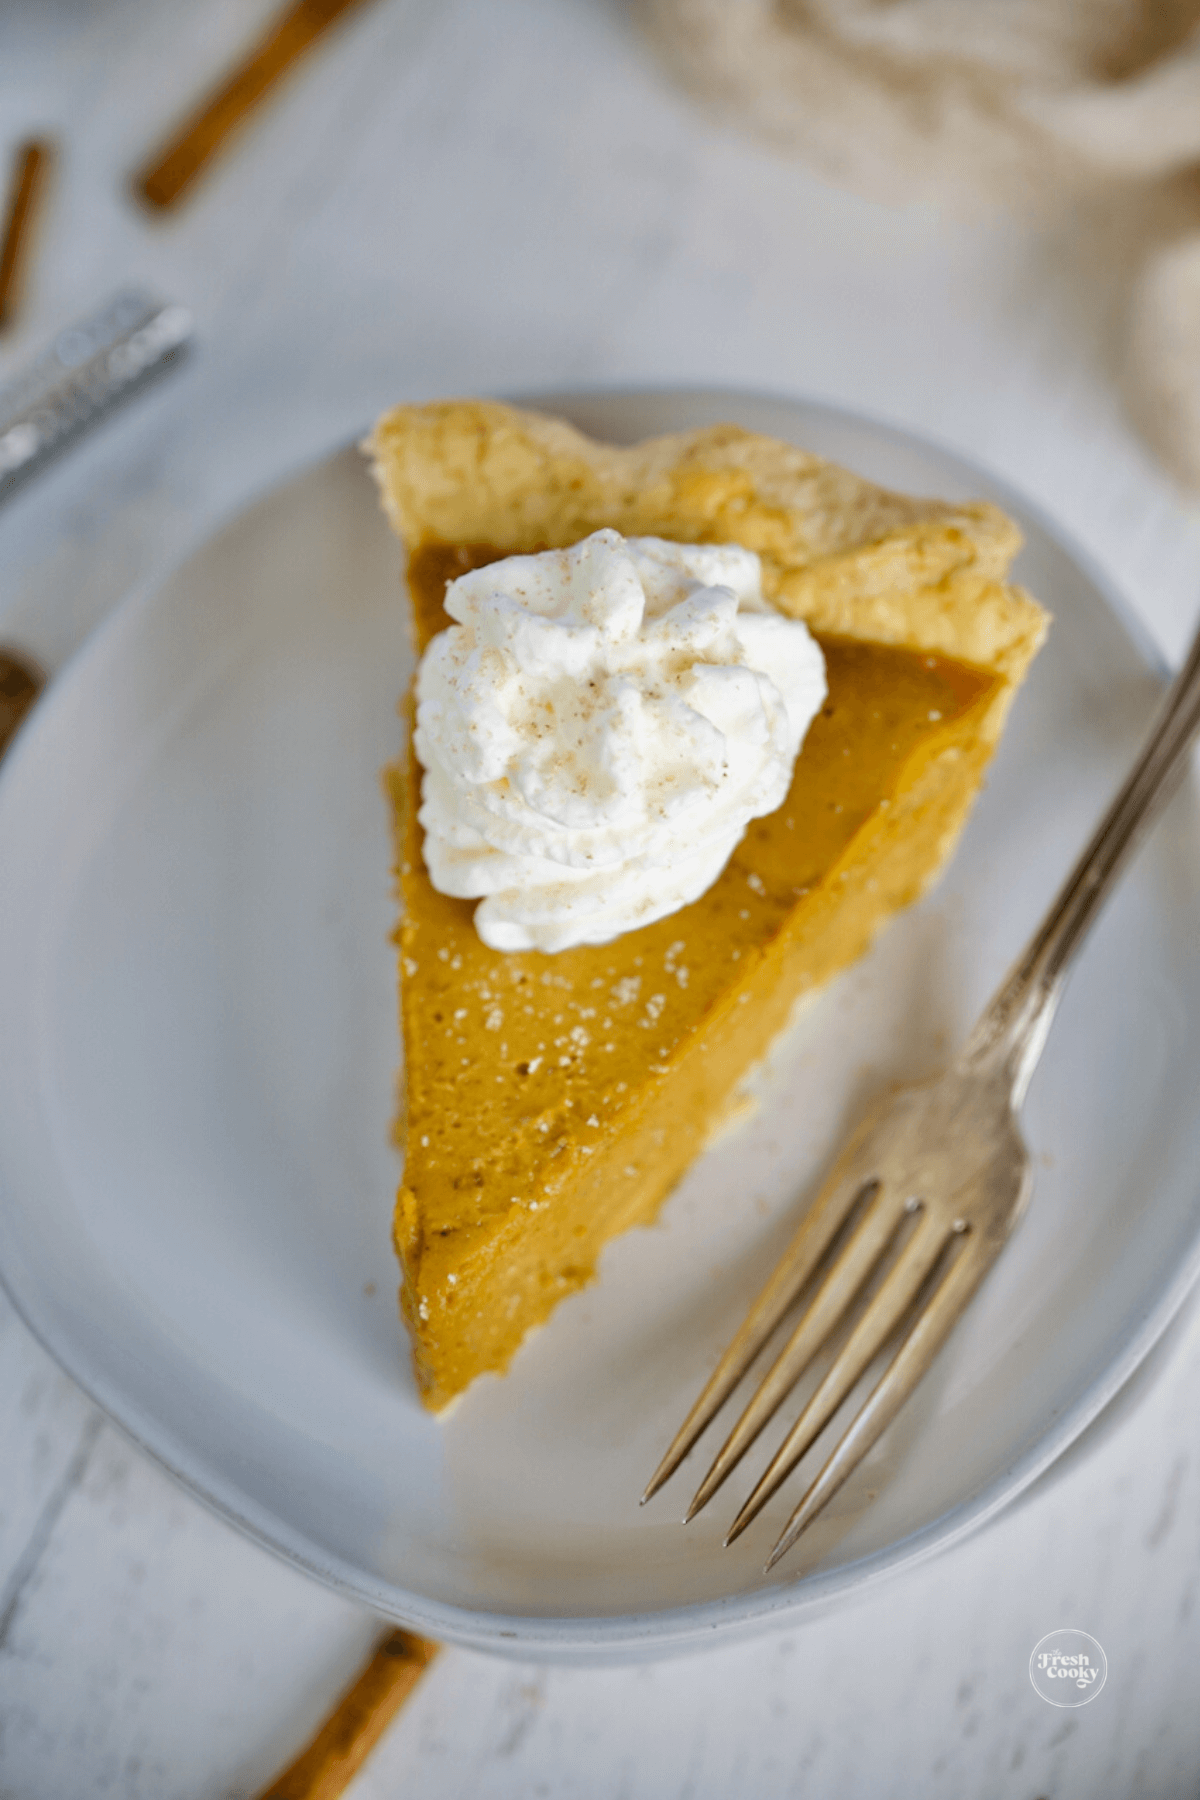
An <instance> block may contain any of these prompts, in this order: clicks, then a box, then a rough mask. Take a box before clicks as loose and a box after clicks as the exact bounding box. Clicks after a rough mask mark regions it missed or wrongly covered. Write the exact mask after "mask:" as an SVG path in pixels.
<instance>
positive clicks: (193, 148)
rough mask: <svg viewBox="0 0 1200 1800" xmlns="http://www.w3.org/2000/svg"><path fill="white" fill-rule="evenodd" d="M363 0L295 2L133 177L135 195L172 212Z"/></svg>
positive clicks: (151, 204)
mask: <svg viewBox="0 0 1200 1800" xmlns="http://www.w3.org/2000/svg"><path fill="white" fill-rule="evenodd" d="M361 4H362V0H296V4H294V5H292V6H290V7H288V8H287V10H286V11H285V12H283V13H281V14H280V15H279V16H278V17H277V18H276V20H275V22H274V23H273V24H272V25H271V26H270V27H269V28H268V30H267V33H266V35H265V36H264V37H263V38H261V39H260V41H259V42H258V43H257V44H256V45H255V47H254V49H253V50H251V51H250V52H249V54H248V55H247V56H246V57H245V58H244V59H243V61H242V62H241V63H240V64H238V66H237V67H236V68H235V69H233V70H232V71H231V72H230V74H229V75H227V76H226V78H225V80H224V81H223V82H221V83H220V85H219V86H218V87H216V88H215V89H214V90H213V91H212V92H211V93H210V94H209V95H208V96H207V97H206V98H205V99H204V100H203V101H201V103H200V105H199V106H198V107H197V108H196V110H195V111H194V112H193V113H192V114H191V115H190V116H189V117H188V118H187V119H186V120H185V121H184V123H183V124H182V126H181V127H180V129H179V130H178V132H177V133H176V134H175V136H174V137H173V138H172V139H171V140H170V142H169V143H167V144H166V145H164V146H163V147H162V148H161V149H160V150H159V151H158V152H157V153H156V154H155V156H154V157H153V158H152V160H151V161H150V162H149V163H148V164H147V165H146V167H145V168H143V169H141V170H139V171H138V173H137V174H136V175H135V176H134V179H133V186H134V191H135V192H136V193H137V194H138V196H139V197H140V198H141V199H142V200H144V201H146V202H147V204H148V205H150V206H154V207H158V208H160V209H161V208H165V207H170V206H174V205H175V204H176V202H177V201H178V200H179V199H180V197H181V196H182V195H183V194H184V192H185V191H186V190H187V189H188V188H189V187H190V186H191V184H192V182H193V181H195V179H196V177H197V176H198V175H199V174H200V172H201V171H202V170H203V169H204V168H205V166H206V165H207V163H208V162H209V161H210V159H211V158H212V157H213V156H215V155H216V153H217V151H218V150H219V149H220V148H221V145H222V144H223V143H224V142H225V139H226V138H227V137H228V136H229V134H230V132H232V131H233V130H234V129H235V128H236V127H237V126H238V125H240V124H241V122H242V120H243V119H244V118H245V117H246V115H247V113H249V112H250V111H252V109H253V108H254V107H255V106H257V105H258V104H259V102H260V101H261V100H262V99H263V98H264V96H265V95H266V94H267V93H268V92H269V91H270V89H271V88H272V87H274V85H275V83H276V82H277V81H278V80H279V78H280V76H281V75H283V74H284V72H285V71H286V70H287V69H289V68H290V67H291V65H292V63H294V62H295V61H296V59H297V58H298V57H300V56H303V55H304V53H305V51H306V50H309V49H311V47H312V45H313V44H315V43H316V41H317V39H318V38H319V37H320V36H321V35H322V34H323V33H324V32H325V31H327V30H328V28H329V27H330V26H331V25H332V24H333V22H334V20H335V19H337V18H339V17H340V16H341V14H342V13H344V12H349V11H350V9H351V8H352V7H354V6H360V5H361Z"/></svg>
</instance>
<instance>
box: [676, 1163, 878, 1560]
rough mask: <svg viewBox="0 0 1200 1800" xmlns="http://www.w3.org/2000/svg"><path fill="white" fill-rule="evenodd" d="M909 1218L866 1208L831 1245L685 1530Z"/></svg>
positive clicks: (703, 1484) (698, 1493)
mask: <svg viewBox="0 0 1200 1800" xmlns="http://www.w3.org/2000/svg"><path fill="white" fill-rule="evenodd" d="M865 1191H866V1190H864V1192H865ZM878 1191H879V1183H878V1182H875V1183H874V1185H873V1188H872V1189H871V1190H870V1200H874V1198H875V1196H876V1194H877V1193H878ZM911 1212H912V1208H911V1207H909V1206H908V1205H906V1206H904V1207H902V1208H899V1209H897V1208H895V1207H892V1208H891V1209H887V1208H884V1207H872V1206H870V1204H869V1202H868V1210H866V1212H865V1216H864V1217H862V1218H861V1219H860V1220H859V1221H858V1223H857V1226H856V1227H855V1228H854V1230H853V1234H852V1235H851V1236H850V1238H849V1240H848V1242H846V1243H845V1244H843V1245H841V1246H840V1247H838V1246H837V1245H836V1240H835V1244H834V1246H831V1247H832V1248H835V1249H836V1250H837V1252H838V1253H837V1254H836V1255H835V1257H834V1259H833V1261H832V1263H831V1266H830V1268H829V1269H828V1271H827V1273H826V1274H825V1278H824V1280H823V1281H822V1282H821V1285H820V1287H819V1288H818V1289H817V1291H816V1293H815V1294H814V1295H813V1297H812V1300H811V1301H810V1302H809V1304H808V1306H807V1307H806V1308H805V1310H804V1313H803V1314H802V1316H801V1318H800V1320H799V1323H798V1324H797V1326H796V1329H795V1330H794V1331H793V1333H792V1335H791V1337H790V1338H789V1339H788V1341H787V1343H786V1344H785V1345H784V1347H783V1349H782V1350H781V1351H780V1353H779V1355H778V1356H777V1357H776V1359H775V1361H774V1363H773V1364H772V1365H771V1368H770V1369H769V1370H768V1372H767V1374H766V1375H765V1376H764V1378H763V1381H762V1384H761V1386H760V1387H759V1388H758V1390H757V1392H756V1393H755V1394H754V1395H753V1397H752V1398H751V1400H750V1402H749V1404H748V1406H747V1407H746V1410H745V1411H744V1412H743V1414H742V1416H741V1418H740V1419H739V1420H738V1422H737V1424H736V1425H735V1426H734V1428H733V1430H732V1431H731V1432H730V1434H729V1436H728V1437H727V1438H726V1440H725V1442H724V1444H723V1445H722V1447H721V1449H720V1451H719V1452H718V1454H717V1457H716V1460H715V1461H714V1463H713V1465H712V1467H711V1468H710V1469H709V1471H708V1474H707V1475H706V1476H705V1477H704V1480H703V1481H702V1482H701V1483H700V1486H699V1487H698V1488H697V1490H696V1496H695V1498H694V1500H693V1501H692V1504H691V1505H690V1507H689V1508H688V1510H687V1513H686V1515H685V1517H684V1524H685V1525H686V1524H687V1523H688V1521H689V1520H691V1519H694V1518H695V1516H696V1514H697V1513H698V1512H699V1511H700V1510H701V1508H702V1507H704V1506H707V1504H708V1502H709V1501H710V1500H711V1499H712V1497H713V1495H714V1494H715V1493H716V1491H717V1489H718V1488H719V1487H720V1486H721V1484H722V1483H723V1482H724V1481H725V1479H726V1477H727V1476H729V1475H730V1474H732V1472H733V1470H734V1469H735V1468H736V1467H737V1465H738V1463H739V1462H740V1461H741V1459H742V1457H743V1456H744V1455H745V1454H746V1451H747V1450H748V1449H749V1448H750V1446H751V1444H752V1443H753V1442H754V1440H755V1438H756V1437H757V1436H758V1434H759V1432H760V1431H762V1429H763V1427H764V1426H765V1425H766V1424H767V1423H768V1421H769V1420H770V1419H772V1418H773V1417H774V1415H775V1413H776V1412H777V1411H778V1409H779V1407H780V1406H781V1405H782V1403H783V1401H784V1400H785V1399H786V1398H787V1396H788V1394H789V1393H790V1392H791V1390H792V1388H793V1387H794V1386H795V1385H796V1383H797V1381H799V1379H800V1377H801V1376H802V1375H803V1373H804V1371H805V1369H807V1367H808V1365H809V1363H810V1362H811V1361H812V1359H813V1357H814V1356H815V1355H816V1353H817V1351H818V1350H819V1349H820V1348H821V1345H822V1344H823V1343H824V1342H825V1340H826V1339H827V1338H828V1336H829V1334H830V1333H831V1332H832V1331H833V1330H835V1328H836V1327H837V1324H838V1321H839V1320H840V1319H841V1318H842V1316H843V1315H844V1313H845V1312H846V1310H847V1308H848V1307H850V1306H851V1305H852V1304H853V1302H854V1300H855V1298H856V1296H857V1295H858V1294H859V1293H860V1292H861V1291H862V1287H863V1284H864V1282H866V1281H867V1280H868V1278H869V1277H870V1275H871V1272H872V1271H873V1269H874V1268H875V1267H876V1266H877V1264H878V1262H879V1259H880V1258H881V1257H882V1256H883V1255H885V1254H886V1252H887V1251H888V1250H889V1249H890V1248H891V1247H892V1245H893V1244H894V1243H895V1240H896V1236H897V1233H898V1232H899V1231H900V1230H901V1229H902V1227H903V1225H904V1223H905V1221H906V1219H908V1218H909V1217H910V1216H911ZM848 1223H849V1221H848Z"/></svg>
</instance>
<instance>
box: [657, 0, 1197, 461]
mask: <svg viewBox="0 0 1200 1800" xmlns="http://www.w3.org/2000/svg"><path fill="white" fill-rule="evenodd" d="M639 4H640V8H641V14H642V17H643V20H644V22H645V24H646V26H647V29H648V30H649V32H650V35H651V36H652V38H653V39H654V40H655V41H656V42H657V43H658V45H659V46H660V47H661V49H662V50H663V51H664V52H665V53H666V55H667V57H668V59H669V60H670V62H671V63H672V65H673V66H674V68H675V69H676V71H677V72H678V73H679V74H680V75H681V76H682V77H683V78H684V79H685V80H686V82H687V83H688V85H689V86H690V87H692V88H693V90H694V91H696V92H697V93H699V94H701V95H702V96H703V97H705V98H707V99H708V100H710V101H713V102H716V103H717V104H718V105H720V106H721V107H722V108H723V109H724V110H725V111H726V112H727V113H728V114H730V115H732V116H734V117H736V118H738V119H740V120H741V121H742V122H743V123H745V124H748V125H750V126H752V127H753V128H755V129H756V130H757V131H759V132H760V133H762V134H763V135H765V136H767V137H769V138H770V139H772V140H773V141H774V142H776V143H777V144H781V145H783V146H785V147H787V148H790V149H793V150H796V151H798V152H800V153H801V154H802V155H804V156H805V157H807V158H808V160H810V161H811V162H812V163H813V164H814V165H815V166H816V167H818V168H819V169H821V170H822V171H823V172H824V173H825V174H826V175H828V176H829V177H830V178H831V179H833V180H835V181H838V182H841V183H844V184H846V185H849V186H853V187H856V188H858V189H860V190H861V191H863V192H865V193H868V194H871V195H873V196H875V197H877V198H880V199H884V200H892V201H905V200H911V199H914V198H920V197H926V198H930V197H932V198H939V199H942V200H944V201H947V202H949V203H950V204H951V205H956V206H961V205H963V204H964V203H965V204H968V205H970V204H976V203H978V201H979V200H980V199H985V200H991V201H995V200H1000V201H1006V202H1012V201H1014V200H1020V199H1027V200H1036V201H1037V203H1038V204H1039V205H1043V206H1044V205H1045V204H1047V202H1049V203H1050V204H1056V203H1057V204H1062V203H1066V204H1071V203H1079V202H1087V201H1088V200H1091V201H1093V202H1094V201H1095V199H1096V198H1097V197H1099V198H1100V199H1101V200H1102V201H1104V200H1106V199H1108V198H1110V197H1111V199H1112V200H1113V204H1114V210H1113V212H1112V214H1111V218H1112V220H1113V221H1121V222H1122V229H1123V231H1124V236H1125V239H1126V242H1125V244H1124V245H1123V246H1122V248H1121V251H1120V252H1119V254H1116V255H1115V256H1114V261H1115V262H1116V263H1120V264H1122V265H1123V264H1124V263H1125V262H1127V261H1128V258H1129V256H1130V255H1133V256H1134V257H1135V258H1136V269H1135V273H1134V277H1133V280H1132V284H1131V289H1130V296H1129V317H1128V323H1127V335H1126V346H1127V371H1128V376H1129V380H1128V384H1127V385H1128V389H1129V394H1130V399H1131V401H1132V403H1133V406H1134V409H1135V411H1136V412H1137V414H1138V416H1139V419H1140V422H1141V424H1142V427H1143V429H1144V430H1145V431H1146V433H1147V435H1148V436H1149V437H1150V438H1151V440H1152V441H1153V443H1154V445H1155V447H1156V448H1157V450H1158V452H1159V454H1160V455H1161V456H1162V457H1163V458H1164V460H1165V461H1166V462H1167V463H1168V465H1169V466H1170V467H1171V469H1172V470H1173V471H1174V473H1175V475H1176V476H1177V477H1178V478H1179V479H1180V480H1182V481H1183V482H1185V483H1186V484H1188V485H1190V486H1191V487H1194V488H1200V0H639ZM1115 228H1116V226H1115V224H1114V229H1115Z"/></svg>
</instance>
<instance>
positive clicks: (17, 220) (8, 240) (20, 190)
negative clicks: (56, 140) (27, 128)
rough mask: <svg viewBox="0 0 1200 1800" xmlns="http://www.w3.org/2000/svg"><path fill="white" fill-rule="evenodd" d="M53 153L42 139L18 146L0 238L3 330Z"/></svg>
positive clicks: (16, 299) (24, 264)
mask: <svg viewBox="0 0 1200 1800" xmlns="http://www.w3.org/2000/svg"><path fill="white" fill-rule="evenodd" d="M53 155H54V152H53V148H52V146H51V145H50V144H48V143H47V142H45V140H44V139H42V138H30V139H29V140H28V142H26V143H24V144H21V145H19V146H18V148H17V154H16V158H15V160H14V163H13V173H12V181H11V184H10V187H9V196H8V206H7V208H6V209H5V220H4V232H3V240H2V241H0V331H2V330H3V329H4V327H5V326H6V325H8V324H11V322H12V320H13V318H14V317H15V315H16V311H17V306H18V303H19V301H20V297H21V286H22V282H23V278H24V274H25V269H26V267H27V265H28V261H29V250H30V246H31V244H32V242H33V227H34V223H35V221H36V218H37V211H38V205H39V203H40V201H41V199H42V197H43V195H44V193H45V187H46V177H47V175H48V174H49V173H50V164H51V161H52V160H53Z"/></svg>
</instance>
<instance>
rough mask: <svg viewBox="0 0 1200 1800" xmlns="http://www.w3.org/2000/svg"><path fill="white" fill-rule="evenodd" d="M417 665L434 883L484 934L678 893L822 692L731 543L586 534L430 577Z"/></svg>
mask: <svg viewBox="0 0 1200 1800" xmlns="http://www.w3.org/2000/svg"><path fill="white" fill-rule="evenodd" d="M446 610H447V612H448V613H449V614H450V616H451V618H453V619H456V620H457V621H458V623H457V624H456V625H452V626H451V627H450V628H449V629H448V630H446V631H443V632H441V633H439V635H438V636H437V637H435V638H434V639H433V640H432V642H431V643H430V645H429V647H428V649H427V650H426V652H425V655H424V657H423V658H422V661H421V665H420V668H419V670H418V673H417V728H416V737H415V744H416V752H417V756H418V758H419V759H420V761H421V763H422V764H423V765H424V768H425V777H424V781H423V784H422V790H421V791H422V806H421V812H420V821H421V824H422V825H423V827H424V829H425V862H426V866H427V868H428V870H429V875H430V878H431V880H432V881H433V884H434V886H435V887H436V888H438V889H440V891H441V892H442V893H444V894H454V895H457V896H459V897H461V898H474V897H476V896H484V898H483V902H482V904H481V905H480V906H479V907H478V908H477V909H476V912H475V925H476V929H477V930H478V932H479V935H480V937H481V938H482V939H483V941H484V943H485V944H489V945H490V946H491V947H492V948H493V949H496V950H548V951H555V950H565V949H568V948H570V947H571V946H572V945H574V944H602V943H607V942H608V940H609V939H610V938H614V937H617V936H618V935H619V934H620V933H621V932H623V931H629V930H632V929H633V928H635V927H637V926H639V925H647V924H649V923H650V922H651V921H652V920H654V919H660V918H663V917H664V916H665V915H666V914H668V913H671V912H674V911H675V910H676V908H677V907H680V906H686V905H687V904H688V902H689V901H691V900H695V899H696V898H698V896H699V895H700V894H702V893H703V892H704V891H705V889H706V888H708V887H710V886H711V885H712V883H713V882H714V881H715V880H716V878H717V876H718V875H719V874H720V873H721V870H722V869H723V868H724V866H725V864H726V862H727V861H728V859H729V856H730V854H731V852H732V851H733V849H734V846H735V845H736V844H737V842H738V840H739V839H740V837H741V836H742V833H743V832H744V830H745V828H746V825H747V823H748V821H749V820H750V819H753V818H757V817H759V816H760V815H762V814H764V813H769V812H773V811H774V810H775V808H776V807H777V806H779V805H780V804H781V803H782V801H783V799H784V796H785V795H786V793H787V790H788V787H789V785H790V782H791V777H792V765H793V763H794V762H795V759H796V754H797V752H798V751H799V749H800V746H801V744H802V742H803V740H804V734H805V732H806V731H807V730H808V726H809V723H810V721H811V720H812V718H813V717H814V715H815V714H816V712H817V710H818V709H819V707H820V705H821V702H822V701H823V699H824V698H825V663H824V658H823V657H822V655H821V652H820V650H819V648H818V647H817V645H816V643H815V642H814V640H813V639H812V637H811V636H810V635H809V632H808V630H807V629H806V627H805V626H804V625H802V624H800V623H799V622H798V621H796V620H792V619H786V618H784V617H783V616H782V615H781V614H779V613H777V612H775V611H773V610H772V609H771V607H770V606H769V605H768V604H767V602H766V601H765V600H764V599H763V595H762V580H761V570H760V566H759V559H758V557H757V556H756V555H755V554H754V553H753V551H750V550H743V549H742V548H740V547H739V546H738V545H736V544H722V545H710V544H702V545H696V544H673V543H667V542H664V541H663V540H661V539H659V538H629V539H625V538H622V537H621V535H620V534H619V533H618V532H616V531H597V532H595V533H594V534H593V535H592V536H591V537H589V538H585V539H584V540H583V542H582V543H579V544H576V545H574V546H573V547H572V548H571V549H569V550H547V551H544V552H543V553H541V554H540V555H536V556H510V557H508V558H506V560H505V561H503V562H497V563H491V564H489V565H488V566H487V567H485V568H482V569H476V570H473V571H472V572H471V573H469V574H467V575H462V576H460V577H459V578H458V580H457V581H453V582H451V583H450V585H449V586H448V588H447V590H446Z"/></svg>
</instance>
